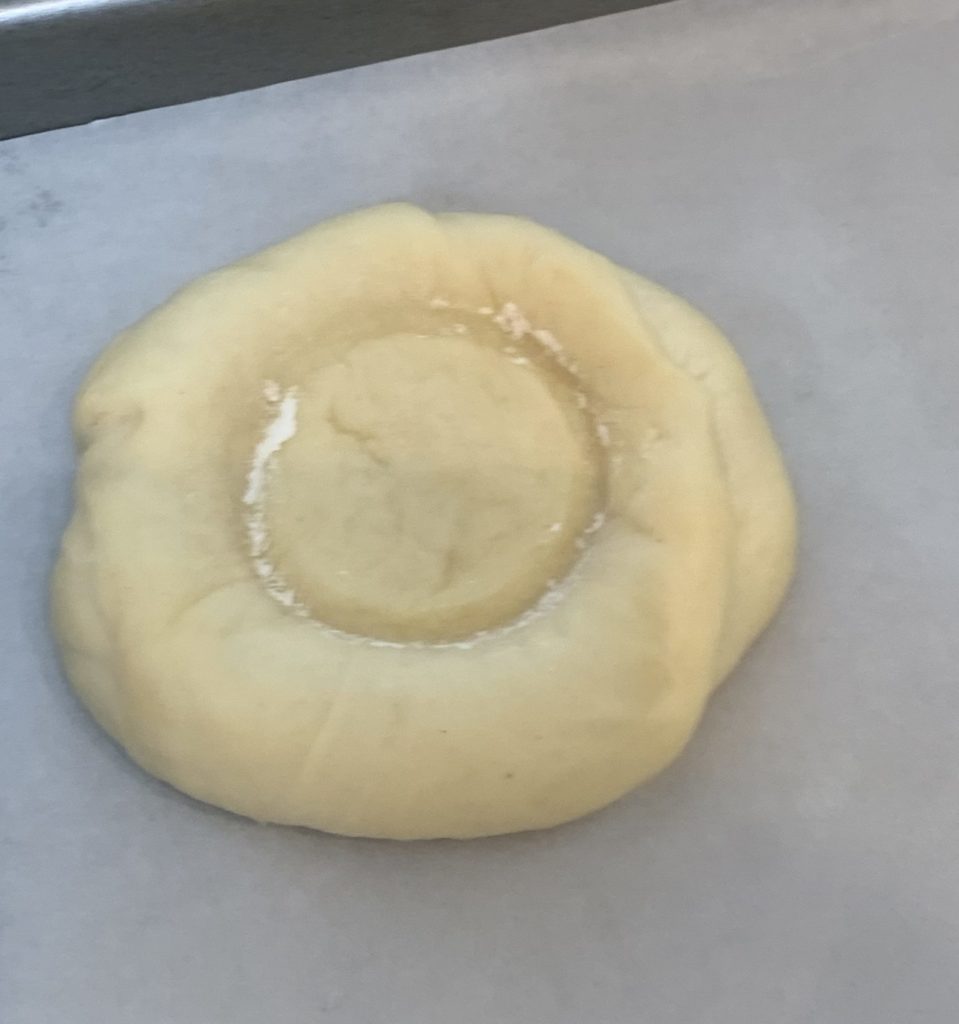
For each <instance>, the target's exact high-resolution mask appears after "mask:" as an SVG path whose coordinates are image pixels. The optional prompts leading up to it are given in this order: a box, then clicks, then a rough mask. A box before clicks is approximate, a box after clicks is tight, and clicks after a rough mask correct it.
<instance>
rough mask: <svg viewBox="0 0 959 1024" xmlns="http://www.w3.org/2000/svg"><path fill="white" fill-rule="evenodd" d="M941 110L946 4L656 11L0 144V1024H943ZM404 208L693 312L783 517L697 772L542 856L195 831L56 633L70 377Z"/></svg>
mask: <svg viewBox="0 0 959 1024" xmlns="http://www.w3.org/2000/svg"><path fill="white" fill-rule="evenodd" d="M957 97H959V3H957V2H954V0H922V2H916V0H872V2H870V0H859V2H856V0H808V2H802V3H799V2H794V0H765V2H762V0H759V2H757V0H752V2H747V0H677V2H675V3H671V4H667V5H665V6H662V7H655V8H650V9H646V10H640V11H637V12H634V13H632V14H627V15H623V16H615V17H611V18H607V19H601V20H598V21H594V22H588V23H584V24H580V25H575V26H568V27H565V28H561V29H557V30H551V31H546V32H541V33H537V34H534V35H531V36H526V37H520V38H514V39H508V40H503V41H499V42H495V43H490V44H484V45H480V46H475V47H470V48H466V49H462V50H455V51H450V52H445V53H439V54H432V55H427V56H422V57H416V58H412V59H408V60H403V61H399V62H396V63H392V64H388V65H381V66H378V67H370V68H363V69H359V70H355V71H349V72H344V73H339V74H335V75H331V76H328V77H323V78H318V79H313V80H307V81H301V82H297V83H292V84H287V85H281V86H276V87H272V88H268V89H263V90H260V91H256V92H252V93H246V94H240V95H235V96H231V97H228V98H225V99H216V100H212V101H206V102H201V103H197V104H193V105H190V106H185V107H179V108H175V109H166V110H159V111H153V112H150V113H144V114H138V115H133V116H130V117H125V118H122V119H119V120H115V121H110V122H106V123H99V124H93V125H90V126H87V127H82V128H76V129H69V130H65V131H61V132H55V133H51V134H48V135H43V136H36V137H31V138H24V139H20V140H16V141H11V142H6V143H3V144H0V224H2V233H0V344H2V358H0V429H2V433H0V437H2V442H0V506H2V529H0V567H2V571H0V630H2V633H0V640H2V648H0V649H2V652H3V665H2V670H0V671H2V688H0V697H2V701H3V707H2V720H0V787H2V791H3V800H4V808H3V818H2V824H0V839H2V845H0V868H2V890H0V898H2V926H3V934H2V961H0V1018H2V1020H3V1021H4V1022H5V1024H48V1022H49V1024H86V1022H96V1024H121V1022H122V1024H131V1022H135V1024H262V1022H264V1021H271V1022H276V1024H305V1022H307V1021H310V1022H312V1021H331V1022H344V1024H347V1022H348V1024H434V1022H435V1024H519V1022H522V1024H744V1022H751V1024H798V1022H815V1024H912V1022H935V1024H954V1022H955V1021H956V1020H957V1019H959V969H957V967H959V863H957V861H959V810H957V808H959V800H957V797H959V772H957V769H959V685H957V682H959V679H957V676H959V670H957V664H959V628H957V621H959V530H957V513H959V410H957V406H956V395H957V389H959V383H957V382H959V338H957V331H956V327H957V312H959V269H957V268H959V115H957V111H959V100H957ZM394 198H411V199H413V200H416V201H418V202H421V203H423V204H425V205H427V206H429V207H432V208H434V209H449V208H455V209H475V210H496V211H506V212H516V213H522V214H526V215H529V216H532V217H534V218H536V219H539V220H541V221H543V222H545V223H547V224H550V225H552V226H555V227H556V228H559V229H560V230H562V231H565V232H567V233H568V234H570V235H572V236H573V237H575V238H578V239H580V240H581V241H583V242H585V243H587V244H588V245H591V246H593V247H595V248H597V249H599V250H601V251H603V252H605V253H607V254H609V255H610V256H612V257H613V258H614V259H617V260H619V261H620V262H622V263H624V264H626V265H627V266H630V267H633V268H635V269H637V270H639V271H641V272H643V273H646V274H648V275H649V276H651V277H653V278H656V279H658V280H660V281H662V282H663V283H665V284H666V285H668V286H669V287H671V288H673V289H675V290H677V291H679V292H681V293H683V294H685V295H687V296H689V297H690V298H691V299H692V300H693V301H694V302H696V303H697V304H698V305H700V306H701V307H702V308H703V309H705V310H707V311H708V312H709V313H710V314H711V315H712V316H713V317H714V318H715V319H716V320H717V321H718V322H719V324H721V325H722V327H723V328H724V329H725V330H726V331H727V332H728V333H729V335H730V336H731V337H732V338H733V339H734V340H735V342H736V344H737V346H738V348H739V350H740V352H741V353H742V356H743V358H744V359H745V361H746V363H747V364H748V366H749V368H750V370H751V372H752V373H753V375H754V378H755V381H756V384H757V387H758V390H759V392H760V393H761V396H762V399H763V401H764V403H765V404H766V407H767V408H768V411H769V415H770V418H771V420H772V422H773V424H774V426H775V429H776V431H777V433H778V436H779V437H780V439H781V442H782V445H783V448H784V450H785V454H786V458H787V460H788V463H789V466H790V468H791V471H792V473H793V476H794V479H795V481H796V485H797V488H798V492H799V499H800V505H801V516H802V551H801V561H800V571H799V576H798V579H797V581H796V584H795V586H794V588H793V590H792V592H791V595H790V597H789V599H788V601H787V603H786V605H785V607H784V608H783V610H782V613H781V615H780V616H779V617H778V619H777V620H776V622H775V624H774V625H773V626H772V628H771V629H770V630H769V631H768V633H767V634H766V635H765V636H764V637H763V639H762V640H761V642H760V643H759V644H758V646H757V647H756V648H755V649H754V650H753V651H752V653H751V654H750V655H749V656H748V658H747V659H746V661H745V662H744V663H743V665H742V666H741V668H740V669H739V670H738V671H737V672H736V673H735V676H734V678H732V679H731V680H730V681H729V683H728V684H727V685H726V686H725V688H724V689H723V690H722V691H721V692H720V694H719V695H718V696H717V697H716V699H715V700H714V702H713V704H712V705H711V707H710V709H709V711H708V714H707V716H706V720H705V722H704V724H703V726H702V728H701V730H700V732H699V733H698V734H697V736H696V737H695V739H694V741H693V742H692V744H691V746H690V748H689V750H688V752H687V753H686V755H685V756H684V757H683V759H682V760H681V761H680V762H679V763H677V764H676V765H675V766H674V767H673V768H671V769H670V770H669V771H667V772H666V773H665V774H664V775H662V776H661V777H660V778H659V779H657V780H656V781H655V782H653V783H652V784H650V785H648V786H647V787H645V788H643V789H641V790H640V791H638V792H636V793H635V794H633V795H632V796H630V797H628V798H627V799H625V800H623V801H622V802H620V803H619V804H617V805H616V806H614V807H612V808H610V809H608V810H606V811H604V812H602V813H599V814H597V815H595V816H593V817H591V818H589V819H587V820H585V821H582V822H579V823H577V824H574V825H571V826H568V827H565V828H561V829H558V830H556V831H553V832H548V833H540V834H531V835H524V836H518V837H512V838H502V839H495V840H488V841H479V842H471V843H466V844H463V843H449V842H446V843H429V844H414V845H399V844H389V843H376V842H364V841H353V840H344V839H337V838H332V837H329V836H324V835H320V834H315V833H309V832H306V831H297V830H292V829H281V828H271V827H265V826H260V825H256V824H253V823H250V822H247V821H244V820H241V819H239V818H235V817H232V816H230V815H229V814H226V813H221V812H219V811H216V810H213V809H210V808H207V807H204V806H201V805H200V804H198V803H196V802H194V801H191V800H190V799H188V798H186V797H183V796H181V795H179V794H177V793H175V792H174V791H172V790H171V789H169V788H167V787H165V786H163V785H161V784H160V783H157V782H155V781H153V780H151V779H150V778H148V777H146V776H145V775H144V774H143V773H142V772H140V771H139V770H138V769H136V768H135V767H134V766H133V765H132V764H130V763H129V762H128V761H127V760H126V758H125V757H124V756H123V754H122V753H121V752H120V751H119V750H118V749H117V748H116V747H114V745H113V744H112V743H111V742H110V741H109V740H108V739H107V738H106V736H104V735H103V734H102V733H101V732H100V731H99V730H98V729H97V728H96V727H95V726H94V725H93V723H92V721H91V720H90V719H89V718H88V716H87V715H86V713H85V712H84V711H83V710H82V709H81V708H80V706H79V705H78V704H77V703H76V701H75V700H74V699H73V698H72V696H71V694H70V692H69V691H68V689H67V688H66V685H65V684H64V682H63V680H62V678H61V676H60V673H59V671H58V668H57V663H56V660H55V655H54V651H53V647H52V644H51V640H50V637H49V633H48V626H47V619H46V594H45V589H46V577H47V574H48V572H49V568H50V565H51V562H52V558H53V555H54V551H55V545H56V542H57V537H58V534H59V531H60V530H61V529H62V527H63V525H64V523H65V521H66V518H67V514H68V507H69V482H70V475H71V467H72V454H71V442H70V438H69V431H68V405H69V401H70V398H71V396H72V394H73V392H74V390H75V388H76V387H77V385H78V383H79V381H80V379H81V375H82V373H83V371H84V369H85V367H86V366H87V365H88V364H89V362H90V361H91V359H92V358H93V356H94V354H95V353H96V352H97V351H98V350H99V349H100V348H101V346H102V345H103V344H105V343H106V341H107V340H108V339H109V338H110V336H111V335H112V334H113V333H115V332H116V331H117V330H118V329H120V328H121V327H123V326H124V325H125V324H127V323H128V322H130V321H131V320H133V319H135V318H137V317H138V316H140V315H141V314H143V313H144V312H146V311H147V310H148V309H149V308H150V307H151V306H153V305H154V304H156V303H158V302H159V301H161V300H162V299H163V298H164V297H165V296H166V295H167V294H168V293H169V292H170V291H171V290H172V289H174V288H175V287H177V286H178V285H180V284H182V283H184V282H185V281H187V280H188V279H189V278H191V277H193V276H195V275H196V274H198V273H201V272H203V271H206V270H208V269H210V268H212V267H215V266H217V265H219V264H223V263H225V262H228V261H231V260H233V259H234V258H236V257H238V256H240V255H242V254H245V253H247V252H249V251H251V250H253V249H256V248H258V247H260V246H262V245H263V244H265V243H268V242H271V241H273V240H275V239H278V238H281V237H283V236H285V235H287V234H289V233H292V232H294V231H296V230H298V229H300V228H303V227H305V226H306V225H308V224H310V223H312V222H314V221H315V220H317V219H320V218H322V217H326V216H328V215H330V214H333V213H336V212H339V211H342V210H345V209H348V208H351V207H354V206H358V205H364V204H368V203H373V202H379V201H381V200H387V199H394Z"/></svg>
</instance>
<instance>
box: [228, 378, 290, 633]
mask: <svg viewBox="0 0 959 1024" xmlns="http://www.w3.org/2000/svg"><path fill="white" fill-rule="evenodd" d="M263 395H264V397H265V398H266V400H267V402H269V403H270V405H271V406H272V407H274V408H275V410H276V413H275V415H274V417H273V419H272V420H270V422H269V423H268V424H267V427H266V430H265V431H264V432H263V436H262V437H261V438H260V440H259V442H258V443H257V446H256V448H254V449H253V458H252V460H251V462H250V469H249V472H248V473H247V475H246V490H245V491H244V493H243V504H244V505H246V507H247V508H248V509H249V510H250V511H249V513H248V514H247V517H246V532H247V538H248V539H249V542H250V555H251V557H252V558H253V568H254V569H255V570H256V574H257V576H259V578H260V579H261V580H262V581H263V583H264V585H265V586H266V589H267V591H268V592H269V593H270V595H271V596H272V597H275V598H276V600H277V601H279V602H280V604H282V605H285V606H286V607H287V608H294V609H295V610H296V611H297V612H299V613H300V614H302V615H305V614H306V610H305V609H304V608H302V606H301V605H299V604H298V602H297V600H296V595H295V594H294V593H293V591H292V590H291V589H290V587H288V586H287V585H286V584H285V583H284V582H283V580H281V579H280V577H279V575H278V574H277V572H276V569H275V568H274V566H273V564H272V563H271V562H270V560H269V557H268V552H269V548H270V534H269V531H268V530H267V526H266V509H265V504H266V486H267V483H268V481H269V475H270V466H271V464H272V461H273V457H274V455H276V453H277V452H278V451H279V450H280V449H281V448H282V447H283V445H284V444H286V442H287V441H289V440H290V438H291V437H293V435H294V434H295V433H296V411H297V404H298V399H297V396H296V388H290V389H289V390H288V391H287V392H286V394H283V392H282V391H281V389H280V386H279V384H277V383H276V381H273V380H268V381H267V382H266V383H265V384H264V385H263Z"/></svg>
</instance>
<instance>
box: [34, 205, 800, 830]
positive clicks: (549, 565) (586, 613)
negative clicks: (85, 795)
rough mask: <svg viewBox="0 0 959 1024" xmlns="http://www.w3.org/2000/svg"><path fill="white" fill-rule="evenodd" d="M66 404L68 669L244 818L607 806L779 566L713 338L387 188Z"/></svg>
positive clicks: (752, 424)
mask: <svg viewBox="0 0 959 1024" xmlns="http://www.w3.org/2000/svg"><path fill="white" fill-rule="evenodd" d="M75 427H76V431H77V435H78V438H79V440H80V443H81V452H82V455H81V458H80V464H79V467H78V473H77V481H76V508H75V512H74V516H73V519H72V521H71V524H70V526H69V528H68V530H67V531H66V534H65V536H64V541H63V547H62V552H61V556H60V559H59V562H58V565H57V570H56V574H55V578H54V585H53V605H54V618H55V623H56V630H57V635H58V638H59V641H60V646H61V650H62V654H63V660H64V664H65V666H66V669H67V672H68V674H69V676H70V679H71V682H72V683H73V685H74V687H75V688H76V690H77V692H78V693H79V694H80V696H81V697H82V699H83V700H84V701H85V703H86V704H87V705H88V706H89V707H90V709H91V711H92V712H93V714H94V715H95V716H96V717H97V719H98V720H99V721H100V722H101V723H102V724H103V726H104V727H105V728H106V729H107V730H108V731H109V732H110V733H111V734H112V735H113V736H115V737H116V738H117V740H118V741H119V742H121V743H122V744H123V746H124V747H125V748H126V749H127V750H128V751H129V753H130V754H131V756H132V757H134V758H135V759H136V760H137V761H138V762H139V763H140V764H142V765H143V766H144V767H146V768H147V769H148V770H149V771H151V772H153V773H154V774H156V775H157V776H159V777H160V778H163V779H166V780H168V781H169V782H171V783H172V784H174V785H175V786H178V787H179V788H181V789H183V790H184V791H186V792H188V793H191V794H193V795H194V796H196V797H198V798H200V799H203V800H208V801H210V802H212V803H215V804H218V805H220V806H223V807H226V808H229V809H231V810H235V811H237V812H239V813H242V814H246V815H249V816H251V817H254V818H257V819H260V820H268V821H275V822H283V823H292V824H299V825H308V826H311V827H314V828H320V829H326V830H329V831H334V832H341V833H346V834H351V835H368V836H390V837H395V838H415V837H427V836H460V837H465V836H475V835H485V834H490V833H496V832H508V831H516V830H521V829H529V828H539V827H545V826H549V825H554V824H557V823H559V822H562V821H566V820H569V819H570V818H574V817H576V816H577V815H580V814H584V813H587V812H588V811H590V810H593V809H595V808H598V807H601V806H603V805H604V804H606V803H609V802H610V801H611V800H614V799H615V798H616V797H618V796H620V795H621V794H622V793H624V792H626V791H627V790H628V789H630V788H631V787H633V786H634V785H636V784H637V783H639V782H641V781H643V780H644V779H646V778H648V777H650V776H651V775H653V774H654V773H656V772H657V771H659V770H661V769H662V768H663V767H664V766H665V765H667V764H668V763H669V762H670V761H671V760H672V759H673V758H674V757H675V756H677V754H678V753H679V752H680V750H681V749H682V747H683V745H684V744H685V742H686V740H687V739H688V737H689V735H690V734H691V732H692V730H693V729H694V727H695V725H696V723H697V721H698V720H699V717H700V715H701V713H702V710H703V707H704V705H705V702H706V700H707V698H708V696H709V694H710V692H711V691H712V690H713V689H714V688H715V686H716V685H717V684H718V682H719V681H720V680H721V679H722V678H723V677H724V676H725V675H726V673H727V672H728V671H729V670H730V669H731V668H732V666H733V665H734V664H735V662H736V660H737V659H738V658H739V656H740V655H741V653H742V651H743V650H744V649H745V647H746V646H747V645H748V644H749V643H750V642H751V640H752V639H753V638H754V637H755V635H756V633H757V632H758V631H759V630H760V629H761V628H762V627H763V626H764V625H765V623H766V622H767V621H768V619H769V617H770V616H771V615H772V613H773V611H774V609H775V608H776V606H777V604H778V602H779V600H780V598H781V596H782V593H783V590H784V588H785V586H786V583H787V581H788V579H789V576H790V574H791V570H792V558H793V547H794V538H795V523H794V512H793V504H792V498H791V493H790V488H789V483H788V480H787V478H786V475H785V472H784V470H783V467H782V463H781V460H780V457H779V453H778V451H777V449H776V446H775V443H774V441H773V439H772V437H771V435H770V433H769V430H768V427H767V425H766V422H765V419H764V417H763V415H762V412H761V410H760V408H759V406H758V404H757V402H756V399H755V396H754V395H753V393H752V390H751V388H750V385H749V382H748V379H747V377H746V374H745V371H744V370H743V368H742V366H741V364H740V363H739V361H738V360H737V358H736V356H735V354H734V353H733V352H732V350H731V348H730V347H729V345H728V343H727V342H726V341H725V339H724V338H723V337H722V335H721V334H720V333H719V332H718V331H717V330H716V328H714V327H713V326H712V325H711V324H709V323H708V321H706V320H705V319H704V318H703V317H702V316H700V315H699V314H698V313H696V312H695V311H694V310H692V309H690V308H689V307H688V306H687V305H686V304H685V303H684V302H683V301H682V300H680V299H678V298H677V297H675V296H673V295H671V294H670V293H669V292H667V291H665V290H664V289H662V288H659V287H658V286H656V285H654V284H652V283H651V282H649V281H646V280H644V279H642V278H639V277H637V276H636V275H633V274H631V273H628V272H626V271H624V270H621V269H620V268H618V267H616V266H614V265H612V264H611V263H609V262H608V261H607V260H605V259H603V258H602V257H600V256H598V255H596V254H595V253H591V252H589V251H588V250H585V249H583V248H582V247H580V246H577V245H575V244H574V243H572V242H570V241H568V240H567V239H564V238H562V237H561V236H559V235H556V234H555V233H553V232H550V231H548V230H546V229H545V228H541V227H538V226H537V225H534V224H531V223H529V222H527V221H522V220H518V219H516V218H509V217H493V216H478V215H444V216H441V217H432V216H430V215H429V214H426V213H424V212H423V211H421V210H417V209H415V208H413V207H408V206H389V207H381V208H376V209H373V210H369V211H362V212H360V213H357V214H353V215H350V216H347V217H343V218H338V219H336V220H334V221H331V222H328V223H326V224H323V225H320V226H318V227H317V228H314V229H312V230H311V231H308V232H306V233H305V234H303V235H301V236H299V237H297V238H294V239H291V240H289V241H288V242H285V243H283V244H281V245H279V246H276V247H274V248H273V249H270V250H267V251H266V252H265V253H261V254H259V255H258V256H256V257H254V258H253V259H251V260H249V261H246V262H244V263H241V264H237V265H236V266H234V267H231V268H227V269H226V270H223V271H220V272H218V273H216V274H213V275H210V276H209V277H207V278H205V279H202V280H200V281H198V282H196V283H194V284H193V285H191V286H190V287H189V288H187V289H185V290H184V291H183V292H181V293H180V294H179V295H177V296H175V297H174V298H173V299H172V300H171V301H170V302H169V303H168V304H167V305H166V306H164V307H162V308H161V309H159V310H157V311H156V312H154V313H153V314H151V315H150V316H148V317H147V318H146V319H145V320H143V321H142V322H141V323H140V324H138V325H136V326H135V327H133V328H132V329H131V330H129V331H127V332H125V334H124V335H123V336H122V337H121V338H120V339H118V340H117V341H116V342H115V343H114V344H113V345H112V346H110V348H109V349H108V350H107V351H106V352H105V353H104V355H103V356H102V357H101V359H100V360H99V361H98V363H97V365H96V366H95V367H94V368H93V370H92V371H91V373H90V375H89V377H88V379H87V381H86V383H85V384H84V387H83V389H82V391H81V393H80V395H79V397H78V400H77V406H76V413H75Z"/></svg>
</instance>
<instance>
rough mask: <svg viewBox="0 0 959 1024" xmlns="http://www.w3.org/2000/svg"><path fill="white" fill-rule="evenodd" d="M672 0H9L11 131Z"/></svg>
mask: <svg viewBox="0 0 959 1024" xmlns="http://www.w3.org/2000/svg"><path fill="white" fill-rule="evenodd" d="M662 2H663V0H522V2H520V3H517V2H516V0H478V2H476V3H463V2H462V0H268V2H264V0H0V139H2V138H9V137H12V136H16V135H26V134H27V133H28V132H38V131H45V130H47V129H50V128H62V127H64V126H66V125H74V124H84V123H86V122H87V121H93V120H94V119H96V118H103V117H111V116H114V115H116V114H125V113H129V112H130V111H133V110H146V109H149V108H151V107H159V106H164V105H168V104H171V103H183V102H184V101H186V100H195V99H201V98H202V97H205V96H222V95H225V94H226V93H231V92H237V91H238V90H240V89H252V88H254V87H256V86H261V85H269V84H272V83H273V82H283V81H287V80H289V79H293V78H303V77H304V76H306V75H315V74H319V73H320V72H323V71H335V70H339V69H341V68H348V67H354V66H356V65H360V64H372V63H374V62H375V61H380V60H387V59H390V58H393V57H402V56H406V55H407V54H411V53H424V52H427V51H429V50H439V49H442V48H444V47H448V46H462V45H463V44H465V43H475V42H479V41H480V40H484V39H496V38H498V37H500V36H508V35H513V34H514V33H518V32H530V31H532V30H533V29H539V28H545V27H546V26H548V25H560V24H563V23H565V22H570V21H576V20H578V19H581V18H593V17H596V16H598V15H601V14H610V13H612V12H614V11H623V10H629V9H632V8H638V7H645V6H647V5H649V4H652V3H662Z"/></svg>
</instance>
